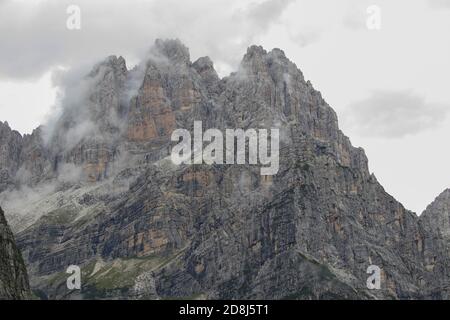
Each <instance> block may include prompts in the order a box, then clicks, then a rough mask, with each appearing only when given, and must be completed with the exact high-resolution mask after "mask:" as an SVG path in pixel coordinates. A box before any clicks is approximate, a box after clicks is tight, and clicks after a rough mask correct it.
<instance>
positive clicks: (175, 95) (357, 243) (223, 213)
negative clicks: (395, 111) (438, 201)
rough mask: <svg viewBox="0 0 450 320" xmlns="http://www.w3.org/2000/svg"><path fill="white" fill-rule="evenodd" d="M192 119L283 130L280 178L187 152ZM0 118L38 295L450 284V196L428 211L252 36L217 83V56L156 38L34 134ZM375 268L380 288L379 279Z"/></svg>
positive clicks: (363, 292) (117, 60) (420, 295)
mask: <svg viewBox="0 0 450 320" xmlns="http://www.w3.org/2000/svg"><path fill="white" fill-rule="evenodd" d="M195 121H202V125H203V129H204V130H206V129H208V128H217V129H219V130H221V131H222V132H223V131H224V130H225V129H227V128H233V129H236V128H242V129H244V130H246V129H251V128H257V129H264V128H265V129H271V128H278V129H279V133H280V151H279V170H278V172H277V174H275V175H261V173H260V166H259V165H249V164H227V165H219V164H213V165H207V164H195V165H187V164H182V165H175V164H174V163H173V162H172V161H171V158H170V151H171V148H172V147H173V145H174V143H173V142H172V141H171V134H172V132H173V131H174V130H175V129H177V128H184V129H187V130H189V131H190V132H193V131H194V122H195ZM0 130H1V132H2V136H1V138H0V148H1V150H2V154H1V156H0V172H1V173H2V174H1V177H2V178H1V180H0V187H1V188H2V189H0V191H3V192H2V193H0V203H2V205H3V206H4V207H7V208H8V210H7V211H8V217H9V221H10V222H11V225H12V228H13V230H14V232H15V233H16V237H17V240H18V244H19V246H20V248H21V249H22V251H23V253H24V257H25V260H26V263H27V266H28V268H29V271H30V280H31V286H32V288H33V289H34V291H35V292H36V294H38V295H40V296H41V297H44V298H50V299H54V298H68V299H70V298H80V297H81V298H122V299H135V298H137V299H165V298H207V299H236V298H241V299H334V298H343V299H373V298H378V299H380V298H384V299H428V298H436V299H439V298H444V297H447V295H446V291H445V289H444V288H443V286H444V285H445V283H446V281H448V274H447V272H446V271H445V270H446V268H447V266H448V265H449V264H448V258H447V257H448V253H447V251H445V250H446V248H447V242H446V238H445V237H444V236H441V234H446V232H445V230H447V229H445V230H444V232H443V229H442V228H441V227H442V225H440V224H439V223H437V221H440V220H438V219H435V216H438V215H439V216H440V217H441V218H439V219H441V220H442V221H444V216H445V215H446V214H447V219H448V207H444V206H440V205H436V206H435V208H438V209H430V211H437V212H439V213H438V214H432V213H428V212H426V213H424V215H423V217H421V218H419V217H418V216H417V215H416V214H414V213H413V212H411V211H408V210H406V209H405V208H404V207H403V206H402V205H401V204H400V203H399V202H398V201H396V200H395V199H394V198H393V197H392V196H390V195H389V194H387V193H386V192H385V190H384V189H383V187H382V186H381V185H380V184H379V183H378V181H377V179H376V178H375V176H374V175H373V174H371V173H370V172H369V170H368V160H367V158H366V156H365V153H364V151H363V149H361V148H355V147H353V146H352V145H351V143H350V140H349V138H348V137H346V136H345V135H344V134H343V133H342V132H341V131H340V130H339V127H338V120H337V116H336V113H335V112H334V111H333V109H332V108H331V107H330V106H329V105H328V104H327V103H326V101H325V100H324V99H323V97H322V95H321V93H320V92H319V91H317V90H315V89H314V88H313V86H312V84H311V83H310V82H309V81H306V80H305V79H304V76H303V74H302V72H301V71H300V70H299V69H298V68H297V66H296V65H295V64H294V63H292V62H291V61H290V60H289V59H288V58H287V57H286V56H285V54H284V52H283V51H282V50H280V49H273V50H272V51H269V52H268V51H266V50H265V49H263V48H262V47H260V46H251V47H250V48H248V50H247V53H246V54H245V55H244V57H243V59H242V61H241V64H240V66H239V69H238V70H237V71H236V72H235V73H232V74H231V75H230V76H228V77H224V78H222V79H220V78H219V77H218V75H217V73H216V71H215V70H214V67H213V62H212V61H211V60H210V59H209V58H208V57H202V58H199V59H198V60H197V61H195V62H191V59H190V55H189V50H188V49H187V48H186V47H185V46H184V45H183V44H182V43H181V42H180V41H178V40H157V41H156V42H155V44H154V45H153V46H152V48H151V49H150V51H149V53H148V55H147V57H146V59H145V60H144V61H143V62H142V63H140V64H139V65H138V66H136V67H135V68H133V69H131V70H128V68H127V66H126V62H125V60H124V59H123V58H122V57H115V56H111V57H108V58H107V59H105V60H104V61H103V62H101V63H99V64H97V65H96V66H94V68H93V70H92V71H91V72H90V73H89V74H88V75H87V76H86V77H84V78H83V79H81V80H80V81H78V82H75V83H72V86H70V87H68V88H67V89H66V95H65V98H64V101H63V108H62V110H61V114H60V116H59V117H58V118H57V119H56V120H55V121H54V122H52V123H50V124H47V125H46V126H43V127H40V128H38V129H36V130H35V131H34V132H33V134H31V135H26V136H23V137H22V136H21V135H20V134H18V133H17V132H15V131H13V130H11V129H10V128H9V126H8V125H7V124H5V123H0ZM247 147H248V146H247ZM433 208H434V207H433ZM427 210H428V209H427ZM446 221H447V225H446V226H447V227H448V226H449V225H448V220H446ZM433 259H435V260H433ZM433 261H439V262H438V264H436V265H433V263H434V262H433ZM436 263H437V262H436ZM69 265H79V266H80V267H81V271H82V289H81V290H80V291H69V290H68V289H67V287H66V279H67V276H68V275H67V274H66V269H67V267H68V266H69ZM371 265H376V266H378V267H379V268H380V269H381V288H380V289H379V290H370V289H368V287H367V278H368V277H369V276H370V274H368V273H367V269H368V267H369V266H371ZM437 279H440V280H437Z"/></svg>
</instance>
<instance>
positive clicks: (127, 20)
mask: <svg viewBox="0 0 450 320" xmlns="http://www.w3.org/2000/svg"><path fill="white" fill-rule="evenodd" d="M72 4H73V5H78V6H79V8H80V9H81V29H80V30H69V29H68V28H67V27H66V21H67V19H68V17H69V14H68V13H67V12H66V10H67V7H68V6H69V5H72ZM372 5H376V6H377V7H378V8H379V9H381V11H380V12H381V15H380V17H381V20H380V22H381V24H380V29H376V30H369V29H368V27H367V24H366V22H367V19H368V18H370V17H373V11H370V13H368V12H367V9H368V8H369V7H370V6H372ZM370 21H373V20H370ZM449 31H450V0H371V1H366V0H339V1H336V0H252V1H242V0H201V1H200V0H194V1H174V0H161V1H145V0H123V1H119V0H117V1H111V0H108V1H106V0H96V1H94V0H85V1H81V0H80V1H77V0H72V1H64V0H0V120H2V121H5V120H6V121H8V122H9V124H10V125H11V127H13V128H14V129H16V130H18V131H20V132H21V133H29V132H31V131H32V129H33V128H35V127H37V126H38V125H39V124H41V123H43V122H45V119H46V117H47V116H48V114H49V112H51V110H52V105H53V104H54V100H55V97H56V93H57V87H56V86H55V83H56V82H55V81H54V79H55V75H57V74H58V72H60V70H61V68H65V69H67V68H71V67H73V66H79V65H86V64H90V63H94V62H95V61H98V60H99V59H102V58H104V57H105V56H107V55H110V54H116V55H122V56H124V57H125V59H126V60H127V64H128V67H132V66H133V65H134V64H136V63H137V62H138V61H139V59H140V57H142V55H143V53H144V52H145V50H146V49H147V48H148V47H149V46H150V45H151V44H152V43H153V42H154V40H155V38H173V37H176V38H179V39H180V40H182V41H183V42H184V43H185V44H186V45H187V46H188V47H189V48H190V51H191V58H192V60H193V59H196V58H197V57H199V56H204V55H208V56H210V57H211V58H212V59H213V61H214V63H215V66H216V69H217V70H218V72H219V73H220V75H222V76H224V75H227V74H228V73H229V72H231V71H232V70H234V69H235V68H236V66H237V64H238V62H239V61H240V59H241V58H242V56H243V54H244V53H245V50H246V48H247V47H248V46H249V45H250V44H261V45H263V46H264V47H265V48H266V49H271V48H274V47H279V48H281V49H283V50H284V51H285V53H286V55H287V56H288V57H289V58H290V59H291V60H292V61H294V62H295V63H296V64H297V66H298V67H299V68H300V69H301V70H302V71H303V73H304V75H305V77H306V78H307V79H309V80H311V82H312V83H313V85H314V86H315V88H316V89H318V90H320V91H321V92H322V95H323V96H324V98H325V99H326V100H327V102H328V103H329V104H330V105H331V106H332V107H333V108H334V109H335V110H336V112H337V113H338V116H339V120H340V127H341V128H342V129H343V131H344V132H345V133H346V134H347V135H348V136H349V137H350V138H351V140H352V143H353V144H354V145H355V146H361V147H363V148H364V149H365V150H366V153H367V155H368V157H369V166H370V170H371V171H372V172H374V173H375V175H376V176H377V178H378V180H379V181H380V182H381V183H382V184H383V186H384V187H385V189H386V190H387V191H388V192H389V193H391V194H392V195H393V196H395V197H396V198H397V199H398V200H399V201H401V202H402V203H403V204H404V205H405V206H406V207H407V208H408V209H410V210H413V211H415V212H417V213H421V212H422V210H423V209H425V207H426V205H427V204H429V203H430V202H431V201H432V200H433V199H434V198H435V197H436V196H437V195H438V194H439V193H440V192H442V191H443V190H444V189H446V188H448V187H450V174H449V171H450V148H449V143H448V137H450V90H449V89H450V88H449V84H450V36H449Z"/></svg>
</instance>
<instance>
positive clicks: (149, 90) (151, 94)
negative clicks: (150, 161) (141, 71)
mask: <svg viewBox="0 0 450 320" xmlns="http://www.w3.org/2000/svg"><path fill="white" fill-rule="evenodd" d="M174 129H175V115H174V113H173V111H172V108H171V107H170V105H169V104H168V103H167V98H166V97H165V94H164V89H163V88H162V86H161V84H160V83H159V82H158V81H155V80H151V81H148V82H147V83H146V84H145V85H144V87H143V88H142V90H141V93H140V95H139V97H138V98H137V99H136V103H135V104H134V106H133V107H132V108H131V111H130V116H129V123H128V130H127V137H128V139H129V140H131V141H136V142H144V141H151V140H152V139H155V138H157V137H163V136H170V134H171V133H172V131H173V130H174Z"/></svg>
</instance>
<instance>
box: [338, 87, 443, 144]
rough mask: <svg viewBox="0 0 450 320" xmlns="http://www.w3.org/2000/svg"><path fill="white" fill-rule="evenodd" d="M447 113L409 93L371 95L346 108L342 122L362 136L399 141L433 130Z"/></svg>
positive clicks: (389, 92)
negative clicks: (405, 137) (402, 138)
mask: <svg viewBox="0 0 450 320" xmlns="http://www.w3.org/2000/svg"><path fill="white" fill-rule="evenodd" d="M449 111H450V106H449V105H443V104H438V103H430V102H429V101H427V100H426V99H425V98H424V97H422V96H419V95H417V94H414V93H413V92H411V91H387V90H384V91H373V92H372V93H371V95H370V96H369V97H368V98H366V99H363V100H360V101H356V102H354V103H352V104H351V105H350V106H349V108H348V109H347V110H346V111H345V113H344V121H346V122H347V125H348V126H350V127H353V128H354V129H355V131H356V132H357V133H359V134H360V135H362V136H369V137H384V138H400V137H403V136H406V135H411V134H417V133H420V132H422V131H425V130H430V129H435V128H436V127H437V126H439V125H440V124H441V123H442V122H443V121H444V120H445V117H446V116H447V114H448V113H449Z"/></svg>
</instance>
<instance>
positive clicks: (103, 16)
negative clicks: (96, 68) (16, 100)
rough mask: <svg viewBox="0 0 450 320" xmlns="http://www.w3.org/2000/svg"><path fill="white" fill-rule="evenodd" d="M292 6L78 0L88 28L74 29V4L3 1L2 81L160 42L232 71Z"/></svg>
mask: <svg viewBox="0 0 450 320" xmlns="http://www.w3.org/2000/svg"><path fill="white" fill-rule="evenodd" d="M293 1H294V0H281V1H280V0H260V1H246V2H243V1H238V0H217V1H207V0H193V1H189V2H188V3H186V4H184V3H183V4H180V2H179V1H175V0H164V1H161V0H157V1H141V0H117V1H106V0H98V1H88V0H79V1H77V5H78V6H79V8H80V12H81V28H80V29H79V30H69V29H68V28H67V27H66V20H67V19H68V17H69V15H68V14H67V12H66V9H67V7H68V6H69V5H71V4H73V3H72V2H71V1H68V0H57V1H56V0H48V1H42V2H39V3H33V4H30V3H28V2H27V1H20V2H18V1H12V0H4V1H2V2H0V5H1V10H0V43H1V44H2V50H1V51H0V78H4V79H5V78H6V79H8V78H9V79H36V78H38V77H39V76H40V75H42V74H43V73H44V72H46V71H48V70H49V69H51V68H54V67H57V66H65V67H71V66H73V65H74V64H77V65H79V64H89V63H92V62H93V61H98V60H100V59H102V58H104V57H106V56H109V55H111V54H117V55H119V54H120V55H124V56H125V57H127V60H128V58H131V59H132V60H135V61H137V60H141V58H142V55H143V54H144V55H145V52H146V49H147V48H148V47H149V45H150V44H151V42H152V41H153V40H154V39H156V38H179V39H181V40H182V41H183V42H184V43H185V44H186V45H187V46H188V47H190V48H193V49H194V50H196V52H198V53H201V54H205V53H206V54H208V55H210V56H211V58H212V59H213V60H214V61H215V62H216V64H218V65H219V66H220V65H221V64H222V65H229V69H233V68H235V67H236V63H237V62H238V61H235V58H234V57H238V56H239V54H240V53H242V52H244V51H245V48H246V47H248V46H249V45H251V44H253V42H255V41H257V40H258V38H259V37H260V36H262V35H263V34H265V33H266V32H267V31H268V30H269V28H270V27H271V26H272V25H273V24H276V23H277V22H279V21H280V17H281V15H282V14H283V12H284V11H285V10H286V8H287V7H288V6H289V4H291V3H292V2H293ZM196 52H193V55H194V56H196ZM219 71H220V70H219Z"/></svg>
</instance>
